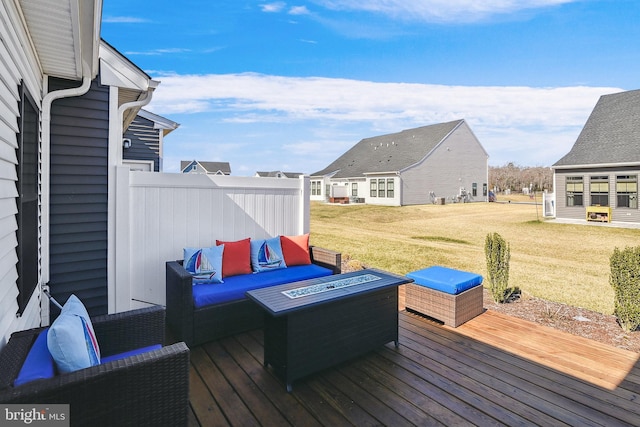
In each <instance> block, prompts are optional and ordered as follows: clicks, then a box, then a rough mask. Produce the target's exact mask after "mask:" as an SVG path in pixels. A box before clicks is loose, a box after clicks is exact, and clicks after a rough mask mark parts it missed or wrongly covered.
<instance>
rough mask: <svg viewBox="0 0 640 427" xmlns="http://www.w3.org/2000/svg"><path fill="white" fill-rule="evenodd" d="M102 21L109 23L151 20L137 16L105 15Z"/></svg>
mask: <svg viewBox="0 0 640 427" xmlns="http://www.w3.org/2000/svg"><path fill="white" fill-rule="evenodd" d="M102 22H104V23H107V24H141V23H145V22H149V20H148V19H144V18H137V17H135V16H105V17H104V18H102Z"/></svg>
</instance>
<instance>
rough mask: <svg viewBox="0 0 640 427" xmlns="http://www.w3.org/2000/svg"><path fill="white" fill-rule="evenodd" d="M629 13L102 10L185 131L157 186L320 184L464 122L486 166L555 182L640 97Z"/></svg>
mask: <svg viewBox="0 0 640 427" xmlns="http://www.w3.org/2000/svg"><path fill="white" fill-rule="evenodd" d="M639 19H640V2H638V1H636V0H420V1H419V0H342V1H339V0H307V1H305V0H296V1H293V2H290V1H253V0H215V1H211V0H182V1H180V2H176V1H175V0H153V1H150V0H136V1H131V0H105V1H104V3H103V12H102V37H103V38H104V39H105V40H106V41H107V42H108V43H109V44H111V45H112V46H113V47H115V48H116V49H117V50H118V51H119V52H120V53H122V54H123V55H125V56H126V57H127V58H128V59H129V60H131V61H132V62H133V63H134V64H136V65H137V66H138V67H139V68H141V69H142V70H144V71H145V72H146V73H147V74H148V75H149V76H151V77H152V78H153V79H154V80H158V81H160V82H161V83H160V85H159V86H158V88H157V89H156V91H155V92H154V95H153V100H152V101H151V103H150V104H149V105H147V106H146V107H144V108H145V109H146V110H148V111H151V112H153V113H155V114H159V115H161V116H163V117H166V118H168V119H171V120H173V121H175V122H177V123H179V124H180V127H179V128H178V129H176V130H175V131H173V132H172V133H170V134H169V135H168V136H167V137H166V138H165V141H164V171H165V172H179V171H180V161H181V160H200V161H224V162H229V163H230V165H231V171H232V175H253V174H255V172H256V171H283V172H302V173H306V174H311V173H313V172H316V171H319V170H321V169H323V168H325V167H326V166H328V165H329V164H330V163H331V162H332V161H333V160H335V159H336V158H337V157H339V156H340V155H342V154H343V153H344V152H345V151H347V150H348V149H349V148H351V147H352V146H353V145H355V144H356V143H357V142H358V141H360V140H361V139H363V138H369V137H373V136H378V135H384V134H388V133H394V132H400V131H402V130H404V129H410V128H415V127H420V126H426V125H431V124H436V123H443V122H448V121H453V120H459V119H464V120H465V121H466V122H467V123H468V124H469V126H470V127H471V130H472V131H473V132H474V134H475V135H476V137H477V138H478V140H479V141H480V143H481V144H482V146H483V147H484V149H485V150H486V151H487V153H488V154H489V164H490V165H492V166H502V165H505V164H507V163H510V162H511V163H514V164H516V165H520V166H551V165H552V164H553V163H555V162H556V161H558V160H559V159H560V158H561V157H562V156H563V155H564V154H566V153H567V152H568V151H569V150H570V149H571V147H572V146H573V143H574V142H575V141H576V139H577V137H578V135H579V133H580V131H581V130H582V127H583V126H584V124H585V122H586V120H587V118H588V117H589V114H590V113H591V111H592V110H593V107H594V106H595V104H596V102H597V101H598V99H599V97H600V96H602V95H605V94H610V93H616V92H620V91H625V90H635V89H638V88H640V84H639V83H638V79H639V78H640V43H638V41H639V40H640V25H637V22H638V20H639Z"/></svg>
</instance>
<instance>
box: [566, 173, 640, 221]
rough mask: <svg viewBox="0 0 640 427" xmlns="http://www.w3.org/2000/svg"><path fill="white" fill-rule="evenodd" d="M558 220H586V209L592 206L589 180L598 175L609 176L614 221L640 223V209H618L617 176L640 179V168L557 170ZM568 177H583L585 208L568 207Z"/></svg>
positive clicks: (610, 204) (610, 203) (610, 202)
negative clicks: (632, 176) (630, 176)
mask: <svg viewBox="0 0 640 427" xmlns="http://www.w3.org/2000/svg"><path fill="white" fill-rule="evenodd" d="M555 175H556V189H555V193H556V218H562V219H586V207H587V206H590V205H591V199H590V194H589V179H590V177H592V176H596V175H608V176H609V206H610V207H611V213H612V218H611V220H612V221H619V222H630V223H640V209H638V208H634V209H632V208H625V207H623V208H618V207H617V206H616V205H617V198H616V176H617V175H638V178H639V179H640V167H636V168H631V167H629V168H602V169H598V168H594V169H565V170H556V171H555ZM568 176H581V177H582V178H583V182H584V196H583V197H584V206H575V207H574V206H567V192H566V189H567V186H566V178H567V177H568Z"/></svg>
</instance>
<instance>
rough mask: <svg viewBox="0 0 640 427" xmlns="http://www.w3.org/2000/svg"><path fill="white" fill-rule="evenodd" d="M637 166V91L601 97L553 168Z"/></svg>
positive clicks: (639, 116) (639, 123)
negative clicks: (569, 148)
mask: <svg viewBox="0 0 640 427" xmlns="http://www.w3.org/2000/svg"><path fill="white" fill-rule="evenodd" d="M636 163H640V90H632V91H627V92H621V93H615V94H610V95H603V96H601V97H600V99H599V100H598V103H597V104H596V106H595V107H594V109H593V111H592V112H591V115H590V116H589V118H588V119H587V122H586V123H585V125H584V127H583V128H582V131H581V132H580V135H579V136H578V139H577V140H576V142H575V144H574V145H573V147H572V148H571V151H569V153H567V154H566V155H565V156H564V157H562V158H561V159H560V160H558V161H557V162H556V163H555V164H554V165H553V166H554V167H559V168H561V167H563V166H565V167H580V166H596V165H601V166H604V165H614V164H636Z"/></svg>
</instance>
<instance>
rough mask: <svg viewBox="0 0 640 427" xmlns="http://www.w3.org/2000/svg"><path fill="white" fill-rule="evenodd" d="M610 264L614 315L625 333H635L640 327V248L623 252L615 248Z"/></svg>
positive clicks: (627, 249)
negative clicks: (613, 294)
mask: <svg viewBox="0 0 640 427" xmlns="http://www.w3.org/2000/svg"><path fill="white" fill-rule="evenodd" d="M609 263H610V266H611V276H610V277H609V283H610V284H611V286H612V287H613V291H614V293H615V296H614V298H615V300H614V314H615V315H616V317H617V318H618V323H619V324H620V326H622V328H623V329H624V330H625V331H627V332H631V331H635V330H636V329H638V326H640V246H637V247H635V248H625V249H624V250H622V251H621V250H619V249H618V248H615V249H614V250H613V254H612V255H611V258H610V261H609Z"/></svg>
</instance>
